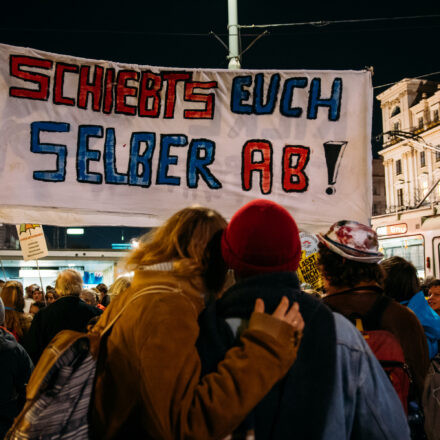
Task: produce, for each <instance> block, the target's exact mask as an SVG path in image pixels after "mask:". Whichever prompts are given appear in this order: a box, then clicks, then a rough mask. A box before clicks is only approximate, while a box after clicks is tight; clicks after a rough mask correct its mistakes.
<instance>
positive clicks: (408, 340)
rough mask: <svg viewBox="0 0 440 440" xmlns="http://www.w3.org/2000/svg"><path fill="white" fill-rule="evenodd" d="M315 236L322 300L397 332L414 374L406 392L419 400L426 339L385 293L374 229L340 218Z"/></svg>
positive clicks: (370, 324) (366, 323) (366, 325)
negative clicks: (324, 292) (317, 246)
mask: <svg viewBox="0 0 440 440" xmlns="http://www.w3.org/2000/svg"><path fill="white" fill-rule="evenodd" d="M318 238H319V239H320V244H319V265H320V270H321V273H322V276H323V279H324V286H325V290H326V296H325V297H324V302H325V304H327V305H328V306H329V307H330V308H331V309H332V310H334V311H336V312H338V313H341V314H342V315H344V316H345V317H347V318H349V319H350V318H352V319H353V322H355V318H369V319H363V320H362V321H363V324H364V330H385V331H388V332H390V333H391V334H392V335H394V336H395V338H396V339H397V341H398V343H399V344H400V346H401V348H402V350H403V355H404V358H405V361H406V364H407V365H408V368H409V372H410V376H411V377H412V386H411V389H410V395H411V397H412V396H413V395H415V396H416V397H417V398H418V399H419V401H420V399H421V398H422V394H423V386H424V380H425V377H426V373H427V371H428V366H429V357H428V347H427V343H426V338H425V335H424V332H423V328H422V326H421V325H420V322H419V320H418V319H417V317H416V316H415V315H414V313H413V312H412V311H411V310H409V309H408V308H406V307H404V306H402V305H401V304H399V303H397V302H396V301H394V300H392V299H391V298H389V299H388V297H386V296H385V295H384V291H383V288H382V287H381V286H382V283H383V276H384V275H383V270H382V268H381V266H380V265H379V264H378V262H379V261H380V260H381V259H382V257H383V256H382V254H381V253H380V252H379V250H378V240H377V234H376V232H375V231H374V230H373V229H371V228H370V227H368V226H366V225H362V224H361V223H358V222H355V221H347V220H344V221H340V222H337V223H335V224H334V225H332V227H331V228H330V230H329V231H328V232H327V233H326V234H319V235H318ZM371 312H373V313H371Z"/></svg>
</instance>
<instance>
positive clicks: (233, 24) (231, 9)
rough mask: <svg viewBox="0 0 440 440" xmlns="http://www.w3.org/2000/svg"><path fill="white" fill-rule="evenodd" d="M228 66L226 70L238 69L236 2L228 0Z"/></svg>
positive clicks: (238, 48)
mask: <svg viewBox="0 0 440 440" xmlns="http://www.w3.org/2000/svg"><path fill="white" fill-rule="evenodd" d="M228 32H229V55H228V58H229V65H228V69H240V68H241V64H240V53H239V50H240V45H239V32H240V31H239V28H238V12H237V0H228Z"/></svg>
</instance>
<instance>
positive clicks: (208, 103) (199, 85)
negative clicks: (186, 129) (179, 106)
mask: <svg viewBox="0 0 440 440" xmlns="http://www.w3.org/2000/svg"><path fill="white" fill-rule="evenodd" d="M214 87H217V81H212V82H187V83H185V101H193V102H204V103H205V109H204V110H185V111H184V112H183V117H184V118H185V119H213V118H214V104H215V101H214V100H215V95H214V93H209V94H207V95H204V94H200V93H194V89H212V88H214Z"/></svg>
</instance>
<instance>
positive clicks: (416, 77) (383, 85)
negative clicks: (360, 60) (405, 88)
mask: <svg viewBox="0 0 440 440" xmlns="http://www.w3.org/2000/svg"><path fill="white" fill-rule="evenodd" d="M434 75H440V71H439V72H432V73H426V74H425V75H419V76H415V77H414V79H420V78H427V77H428V76H434ZM398 82H400V80H399V81H394V82H391V83H388V84H382V85H380V86H374V87H373V89H381V88H383V87H388V86H393V85H394V84H397V83H398Z"/></svg>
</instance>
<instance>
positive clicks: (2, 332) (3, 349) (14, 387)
mask: <svg viewBox="0 0 440 440" xmlns="http://www.w3.org/2000/svg"><path fill="white" fill-rule="evenodd" d="M4 324H5V308H4V305H3V301H2V299H1V298H0V438H3V437H4V435H5V434H6V432H7V430H8V429H9V427H10V426H11V425H12V422H13V420H14V417H16V416H17V414H18V413H19V412H20V410H21V408H22V407H23V405H24V402H25V397H26V384H27V382H28V380H29V377H30V375H31V372H32V368H33V365H32V361H31V359H30V358H29V356H28V354H27V353H26V351H25V350H24V348H23V347H22V346H21V345H20V344H19V343H18V342H17V341H16V339H15V338H14V336H13V335H12V333H10V332H9V331H8V330H7V329H6V327H4Z"/></svg>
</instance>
